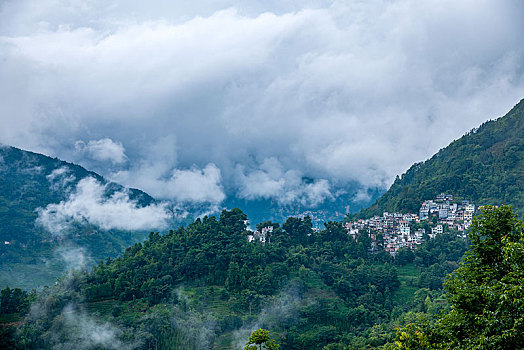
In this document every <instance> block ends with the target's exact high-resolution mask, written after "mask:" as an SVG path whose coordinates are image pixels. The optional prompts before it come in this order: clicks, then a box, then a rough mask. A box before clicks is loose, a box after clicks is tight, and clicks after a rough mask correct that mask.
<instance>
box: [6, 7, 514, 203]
mask: <svg viewBox="0 0 524 350" xmlns="http://www.w3.org/2000/svg"><path fill="white" fill-rule="evenodd" d="M0 6H1V7H0V59H1V60H2V65H0V96H1V97H0V98H1V101H0V102H1V103H0V115H1V116H2V117H0V118H1V122H2V128H0V142H4V143H7V144H13V145H15V146H20V147H24V148H28V149H31V150H35V151H44V152H47V153H48V154H51V155H53V156H59V157H61V158H64V159H66V160H70V161H76V162H80V163H81V164H84V165H86V166H88V167H89V168H92V169H94V170H97V171H100V172H101V173H102V174H103V175H106V176H108V177H111V178H114V179H116V180H118V181H122V182H123V183H124V184H126V185H131V186H136V187H140V188H142V189H144V190H146V191H147V192H150V193H151V194H153V195H157V194H161V193H164V194H165V195H166V196H172V198H176V199H180V200H190V199H192V200H213V201H216V200H218V199H219V198H221V194H220V193H221V192H225V193H227V194H228V195H229V194H233V193H240V192H241V193H242V196H244V197H246V198H247V197H250V198H251V197H253V198H255V197H258V198H260V197H263V198H267V197H268V196H273V194H274V193H279V192H280V193H284V195H285V194H286V193H287V191H286V190H285V189H287V188H289V186H290V185H289V183H290V182H292V179H294V178H298V177H308V178H312V179H317V180H319V182H318V183H317V185H315V186H310V188H309V190H308V191H309V192H308V193H317V195H320V194H324V195H325V194H327V192H326V188H328V187H329V186H327V185H326V184H327V183H329V185H330V186H331V187H337V188H340V187H344V186H345V185H346V184H348V183H351V182H352V181H358V182H360V183H361V184H363V185H364V186H369V187H374V186H383V187H384V186H387V185H389V184H390V183H391V182H392V181H393V179H394V177H395V175H397V174H399V173H401V172H403V171H405V170H406V169H407V168H408V167H409V166H410V165H411V164H412V163H413V162H415V161H420V160H423V159H425V158H427V157H429V156H431V155H432V154H433V153H434V152H436V151H438V149H440V148H441V147H444V146H445V145H446V144H448V143H449V142H450V141H451V140H453V139H456V138H458V137H460V136H461V135H462V134H463V133H465V132H466V131H468V130H469V129H471V128H473V127H475V126H478V125H479V124H481V123H482V122H484V121H486V120H488V119H490V118H494V117H497V116H500V115H502V114H504V113H505V112H507V111H508V110H509V109H510V108H511V107H512V106H513V105H514V104H515V103H516V102H517V101H518V100H519V99H521V98H522V97H523V96H524V66H523V65H522V62H524V47H523V46H522V44H521V41H522V35H521V34H522V33H523V32H524V24H523V23H524V22H523V21H522V18H523V17H524V4H523V3H521V2H517V1H509V0H508V1H498V0H486V1H481V2H479V1H474V0H464V1H459V2H457V1H452V0H444V1H441V0H439V1H437V0H395V1H383V0H372V1H365V2H362V1H351V2H345V1H308V2H307V4H306V5H305V4H304V3H300V2H294V1H266V2H249V4H248V2H240V1H235V0H220V1H213V2H199V1H195V2H191V4H178V3H173V2H167V1H156V2H153V3H148V4H147V5H144V4H143V3H141V2H138V1H125V2H123V1H101V0H93V1H89V2H87V3H86V2H77V1H66V2H63V1H59V2H57V1H52V0H39V1H36V0H20V1H7V2H4V3H2V5H0ZM77 140H92V141H90V142H87V144H86V145H85V146H86V148H88V147H89V145H90V143H91V142H93V144H92V147H91V148H92V149H93V152H94V153H90V152H80V153H79V152H77V151H76V150H75V149H74V142H75V141H77ZM104 140H106V141H104ZM162 140H167V141H165V142H163V141H162ZM102 141H103V142H102ZM99 143H100V144H99ZM157 143H158V144H162V145H164V146H162V147H157V148H155V149H154V150H153V149H152V148H151V147H153V148H154V146H155V145H156V144H157ZM91 148H90V149H91ZM124 151H125V152H124ZM97 157H98V158H97ZM126 157H127V158H126ZM269 158H276V159H278V160H279V162H280V164H281V166H282V171H281V173H280V175H281V176H282V178H278V177H275V176H273V175H271V174H270V173H269V172H268V171H267V169H264V168H263V167H264V162H265V159H269ZM163 159H164V160H163ZM92 160H99V161H100V160H102V161H103V162H106V163H107V162H110V163H111V164H110V165H111V166H109V165H107V164H106V165H104V164H102V165H98V164H95V163H94V162H92ZM126 160H127V161H126ZM209 164H213V165H214V166H216V168H217V169H216V170H219V171H216V170H211V171H210V172H209V173H205V171H204V170H203V169H206V168H207V167H208V165H209ZM238 165H241V166H242V167H243V168H242V170H241V172H242V173H243V174H244V176H245V177H246V178H245V179H244V178H242V179H244V180H242V181H239V180H238V178H239V175H238V172H239V171H238V170H237V169H238V167H237V166H238ZM193 166H195V168H192V167H193ZM97 167H98V168H97ZM177 169H178V170H177ZM184 169H185V170H184ZM188 169H189V170H188ZM195 169H196V170H195ZM180 171H181V172H180ZM173 172H174V174H176V177H174V178H173V177H172V175H173ZM295 172H296V175H293V174H295ZM217 173H219V175H220V176H218V178H219V180H217V181H218V182H216V181H215V179H216V178H217V176H216V174H217ZM285 176H288V177H290V178H292V179H288V178H286V177H285ZM189 178H192V179H197V178H199V179H201V180H203V181H204V182H203V183H204V185H198V186H197V185H195V187H194V188H190V189H188V188H185V187H183V186H181V185H180V184H182V183H184V182H186V183H187V182H188V181H190V180H189ZM324 180H325V181H324ZM248 182H249V183H257V184H258V185H257V186H256V187H255V188H251V189H246V188H245V186H244V185H245V184H246V183H248ZM314 183H315V182H314ZM205 184H207V185H205ZM205 186H208V187H207V189H206V191H205V192H199V191H200V189H203V188H205ZM242 186H244V187H242ZM299 187H300V186H299ZM195 188H196V189H195ZM222 189H223V190H222ZM299 192H300V191H299ZM204 193H207V194H204ZM291 193H292V194H293V193H294V192H293V191H292V192H291ZM301 193H303V191H302V192H301ZM210 194H212V195H210ZM306 197H307V196H306ZM279 198H283V200H286V199H285V197H279ZM290 198H297V199H300V198H305V197H304V195H303V194H302V195H300V194H299V195H291V196H290Z"/></svg>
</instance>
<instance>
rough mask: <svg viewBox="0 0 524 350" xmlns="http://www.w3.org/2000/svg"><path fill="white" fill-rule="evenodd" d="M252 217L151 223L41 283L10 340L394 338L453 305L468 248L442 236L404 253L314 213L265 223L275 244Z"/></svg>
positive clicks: (318, 341)
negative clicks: (121, 247)
mask: <svg viewBox="0 0 524 350" xmlns="http://www.w3.org/2000/svg"><path fill="white" fill-rule="evenodd" d="M246 219H247V217H246V215H245V214H244V213H243V212H242V211H240V210H239V209H233V210H231V211H223V212H222V214H221V216H220V217H219V218H215V217H204V218H202V219H197V220H196V221H195V222H194V223H192V224H191V225H189V226H188V227H186V228H183V227H180V228H178V229H177V230H174V231H170V232H169V233H167V234H165V235H160V234H158V233H151V234H150V236H149V239H148V240H146V241H145V242H144V243H137V244H135V245H134V246H132V247H130V248H128V249H127V250H126V251H125V253H124V255H123V256H122V257H120V258H116V259H109V258H108V259H106V260H105V261H103V262H100V263H99V264H98V265H97V266H96V267H94V268H93V269H92V270H90V271H83V272H72V273H70V274H69V275H66V276H64V278H62V279H61V280H60V281H59V283H58V284H57V285H55V286H52V287H50V288H46V289H44V290H43V291H41V292H39V293H38V296H37V298H36V300H35V301H33V302H32V308H31V312H29V313H27V314H26V315H25V318H23V324H15V325H12V324H11V323H8V322H6V323H7V324H9V327H11V329H14V328H16V327H18V331H17V332H16V333H14V331H12V332H11V333H10V332H7V331H6V332H7V333H6V334H7V335H5V338H4V339H3V340H0V341H3V343H0V344H11V343H12V342H13V339H16V344H19V346H21V347H22V348H24V349H46V348H53V347H57V346H64V344H67V346H70V347H78V348H82V346H86V345H85V343H86V342H89V341H93V340H92V339H98V338H92V337H91V336H90V334H91V333H90V332H88V331H87V330H82V327H85V325H90V327H91V328H93V329H97V327H98V329H100V328H103V329H110V330H111V334H113V335H112V342H115V343H120V344H122V346H124V345H125V346H127V345H129V344H133V346H136V347H137V348H140V349H153V348H161V349H170V348H173V349H176V348H185V349H231V348H235V347H237V348H239V349H240V348H241V347H242V346H243V345H244V344H245V343H246V341H247V340H248V337H249V333H246V332H247V331H248V330H252V329H253V328H258V327H263V329H269V330H271V332H272V334H273V335H274V337H275V339H276V342H278V343H279V344H280V346H281V348H282V349H306V350H307V349H322V348H324V349H344V348H347V347H349V348H366V347H367V348H380V347H385V346H387V343H388V342H391V341H392V340H393V338H394V336H395V327H398V326H399V325H403V324H405V323H406V322H410V321H413V320H418V319H419V318H420V317H428V315H433V314H437V313H439V312H441V311H442V310H445V309H446V307H447V306H446V303H445V301H444V299H443V297H442V293H443V291H442V289H441V287H442V285H441V283H442V279H443V278H444V275H445V273H446V272H449V271H452V270H453V268H455V267H456V266H458V265H457V260H459V259H460V257H461V256H462V253H463V252H464V251H465V250H466V249H467V244H466V242H465V241H464V240H463V239H461V238H457V237H456V236H454V235H442V236H441V237H439V238H438V239H436V240H432V241H429V242H427V243H425V244H423V245H422V246H421V247H420V248H419V249H417V250H416V251H415V252H414V253H412V254H409V253H408V252H407V253H406V254H404V255H406V256H405V257H404V258H402V259H401V258H399V259H397V260H394V259H393V258H392V257H391V256H390V255H389V254H388V253H386V252H384V251H379V252H378V253H376V254H371V253H370V249H369V248H370V246H369V245H370V241H369V237H367V236H366V235H365V234H363V235H361V236H360V237H358V239H357V241H354V240H353V239H352V238H351V237H350V236H348V235H347V233H346V230H345V228H343V226H342V224H341V223H338V222H329V223H326V225H325V228H324V229H323V230H321V231H314V230H313V229H312V223H311V220H310V218H309V217H306V218H304V219H299V218H289V219H288V220H287V221H286V222H285V223H284V224H283V225H282V226H281V227H280V225H279V224H277V223H272V222H265V223H261V224H259V225H257V226H258V227H259V228H261V227H266V226H273V228H274V229H273V232H272V235H271V237H269V238H270V242H271V243H267V244H262V243H261V242H258V241H256V242H251V243H250V242H248V240H247V235H248V234H249V232H248V231H247V230H246V224H245V221H246ZM366 238H367V239H366ZM401 256H402V255H401ZM22 316H23V315H22ZM255 325H256V327H255ZM9 327H7V328H4V329H9ZM13 337H14V338H13ZM126 344H127V345H126ZM251 345H253V344H251ZM259 345H260V344H259ZM102 347H103V346H102Z"/></svg>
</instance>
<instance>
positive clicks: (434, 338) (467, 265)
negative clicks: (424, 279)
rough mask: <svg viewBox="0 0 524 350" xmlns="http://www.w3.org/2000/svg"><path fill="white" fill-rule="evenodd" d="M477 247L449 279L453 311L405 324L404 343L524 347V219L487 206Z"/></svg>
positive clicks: (478, 222)
mask: <svg viewBox="0 0 524 350" xmlns="http://www.w3.org/2000/svg"><path fill="white" fill-rule="evenodd" d="M470 239H471V249H470V250H469V251H468V253H467V254H466V256H465V258H464V261H463V262H462V263H461V265H460V267H459V268H458V269H457V270H456V271H455V272H454V273H453V275H452V276H451V277H450V278H449V279H448V280H446V282H445V288H446V289H447V291H448V294H447V296H448V301H449V303H450V304H451V310H450V311H449V313H447V314H444V315H442V316H440V317H439V318H438V319H437V320H436V322H435V323H431V322H428V321H426V322H419V323H416V324H412V325H409V326H407V327H405V328H404V329H401V330H399V333H398V335H397V342H396V345H397V348H401V349H508V350H509V349H522V348H524V332H523V331H524V293H522V280H523V278H524V273H523V271H524V223H523V222H522V221H518V220H516V218H515V215H514V213H513V211H512V210H511V208H510V207H508V206H502V207H500V208H495V207H489V206H488V207H486V208H484V209H483V211H482V214H481V215H480V216H479V217H476V218H475V219H474V222H473V228H472V231H471V233H470Z"/></svg>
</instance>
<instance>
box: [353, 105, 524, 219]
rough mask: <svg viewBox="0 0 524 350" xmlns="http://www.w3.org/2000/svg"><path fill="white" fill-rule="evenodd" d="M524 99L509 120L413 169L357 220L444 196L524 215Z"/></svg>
mask: <svg viewBox="0 0 524 350" xmlns="http://www.w3.org/2000/svg"><path fill="white" fill-rule="evenodd" d="M523 174H524V100H522V101H520V102H519V103H518V104H517V105H516V106H515V107H514V108H513V109H512V110H511V111H510V112H509V113H508V114H506V115H505V116H504V117H502V118H499V119H496V120H493V121H488V122H486V123H484V124H482V125H481V126H480V127H479V128H478V129H475V130H473V131H471V132H470V133H468V134H466V135H464V136H463V137H461V138H460V139H458V140H456V141H453V142H452V143H451V144H450V145H449V146H447V147H446V148H443V149H441V150H440V151H439V152H438V153H437V154H435V155H434V156H433V157H431V159H429V160H427V161H425V162H423V163H417V164H415V165H413V166H412V167H411V168H410V169H409V170H408V171H407V172H406V173H405V174H403V175H402V177H400V178H399V177H397V179H396V180H395V182H394V184H393V185H392V186H391V188H390V189H389V190H388V191H387V192H386V193H385V194H384V195H383V196H382V197H380V198H379V199H378V200H377V201H376V202H375V204H373V205H372V206H371V207H370V208H368V209H366V210H363V211H361V213H360V214H358V215H355V216H360V217H370V216H373V215H382V212H384V211H388V212H395V211H400V212H412V213H416V212H418V210H419V208H420V204H421V203H422V201H424V200H426V199H432V198H434V197H435V196H436V195H438V194H439V193H443V192H445V193H451V194H453V195H455V197H456V198H462V199H469V200H472V201H473V202H474V203H477V204H479V205H487V204H492V205H500V204H508V205H512V206H513V207H514V208H516V211H517V213H519V214H524V212H523V210H524V191H523V189H524V175H523Z"/></svg>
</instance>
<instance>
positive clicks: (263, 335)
mask: <svg viewBox="0 0 524 350" xmlns="http://www.w3.org/2000/svg"><path fill="white" fill-rule="evenodd" d="M257 349H258V350H262V349H267V350H276V349H280V346H279V345H278V344H277V343H276V342H275V340H274V339H271V338H270V337H269V331H268V330H265V329H262V328H259V329H257V330H255V331H253V333H251V335H250V336H249V339H248V340H247V343H246V345H245V346H244V350H257Z"/></svg>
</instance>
